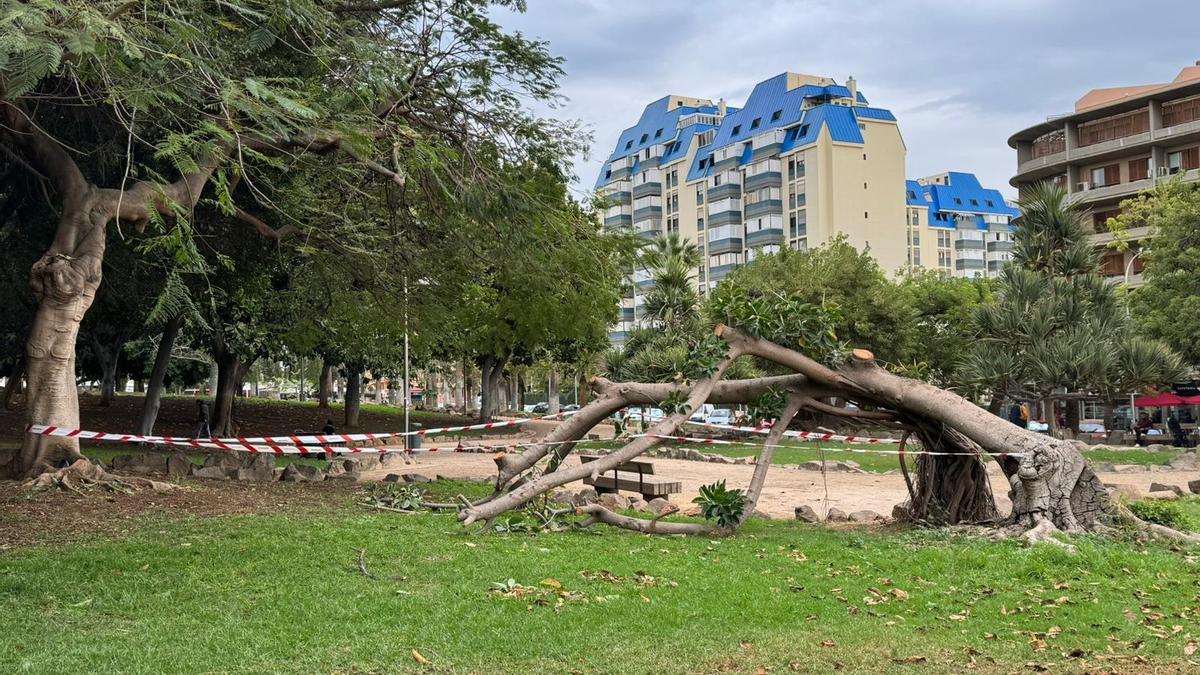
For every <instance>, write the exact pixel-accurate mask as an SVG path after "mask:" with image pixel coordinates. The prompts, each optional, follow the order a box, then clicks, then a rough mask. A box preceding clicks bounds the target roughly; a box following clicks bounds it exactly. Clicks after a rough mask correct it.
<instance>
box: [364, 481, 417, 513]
mask: <svg viewBox="0 0 1200 675" xmlns="http://www.w3.org/2000/svg"><path fill="white" fill-rule="evenodd" d="M424 500H425V491H424V490H422V489H421V488H419V487H417V486H416V485H405V484H403V483H375V484H372V485H368V486H367V487H366V489H365V490H363V491H362V493H361V496H360V497H359V503H362V504H366V505H368V506H383V507H386V508H390V509H402V510H404V511H416V510H417V509H419V508H421V502H423V501H424Z"/></svg>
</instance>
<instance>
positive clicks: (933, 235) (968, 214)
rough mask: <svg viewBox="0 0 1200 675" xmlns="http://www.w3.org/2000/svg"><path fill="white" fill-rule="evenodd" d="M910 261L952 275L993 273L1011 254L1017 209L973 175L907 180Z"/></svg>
mask: <svg viewBox="0 0 1200 675" xmlns="http://www.w3.org/2000/svg"><path fill="white" fill-rule="evenodd" d="M905 197H906V203H907V238H908V261H907V262H908V264H909V265H910V266H912V267H925V268H929V269H934V270H938V271H941V272H945V273H946V274H949V275H951V276H956V277H976V276H986V277H995V276H997V275H998V274H999V273H1000V270H1001V269H1003V268H1004V265H1005V264H1006V263H1008V261H1009V259H1011V258H1012V246H1013V244H1012V225H1011V223H1012V220H1013V219H1014V218H1016V217H1017V216H1018V215H1019V213H1020V212H1019V211H1018V210H1017V209H1015V208H1013V207H1012V206H1009V205H1008V204H1007V203H1006V202H1005V201H1004V196H1003V195H1001V194H1000V191H999V190H989V189H986V188H984V187H983V186H982V185H980V184H979V179H978V178H976V177H975V175H974V174H970V173H960V172H957V171H949V172H947V173H942V174H937V175H935V176H929V177H927V178H921V179H919V180H910V181H907V183H906V184H905Z"/></svg>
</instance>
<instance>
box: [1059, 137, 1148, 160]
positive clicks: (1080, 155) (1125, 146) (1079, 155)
mask: <svg viewBox="0 0 1200 675" xmlns="http://www.w3.org/2000/svg"><path fill="white" fill-rule="evenodd" d="M1150 141H1151V136H1150V132H1149V131H1143V132H1141V133H1136V134H1131V135H1129V136H1122V137H1121V138H1114V139H1113V140H1111V141H1101V142H1099V143H1093V144H1091V145H1086V146H1084V147H1082V148H1075V149H1073V150H1072V151H1071V161H1072V162H1075V161H1083V160H1088V159H1092V158H1100V157H1102V156H1104V155H1108V154H1112V153H1124V152H1126V151H1128V150H1129V149H1131V148H1137V147H1140V146H1144V145H1146V144H1148V143H1149V142H1150Z"/></svg>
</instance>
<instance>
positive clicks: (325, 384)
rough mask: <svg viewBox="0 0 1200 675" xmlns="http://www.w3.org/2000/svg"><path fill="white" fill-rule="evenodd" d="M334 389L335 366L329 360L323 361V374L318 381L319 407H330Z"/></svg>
mask: <svg viewBox="0 0 1200 675" xmlns="http://www.w3.org/2000/svg"><path fill="white" fill-rule="evenodd" d="M332 391H333V366H331V365H329V362H328V361H324V362H322V363H321V376H320V378H318V382H317V407H318V408H320V409H321V410H328V409H329V395H330V393H331V392H332Z"/></svg>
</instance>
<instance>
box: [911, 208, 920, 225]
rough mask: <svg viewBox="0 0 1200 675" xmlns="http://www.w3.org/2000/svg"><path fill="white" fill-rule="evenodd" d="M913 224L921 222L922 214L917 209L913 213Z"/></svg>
mask: <svg viewBox="0 0 1200 675" xmlns="http://www.w3.org/2000/svg"><path fill="white" fill-rule="evenodd" d="M912 224H913V225H920V224H921V216H919V215H917V212H916V211H913V214H912Z"/></svg>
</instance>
